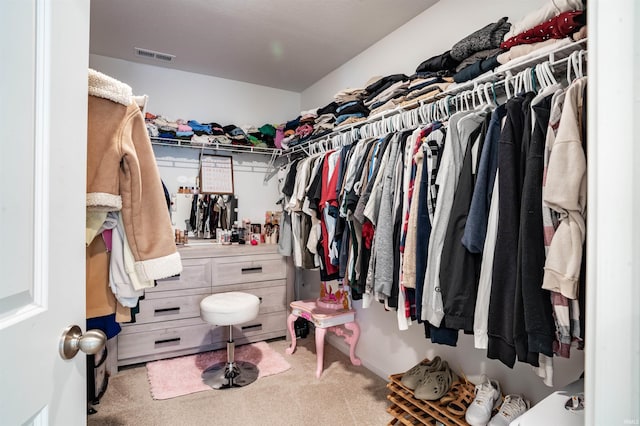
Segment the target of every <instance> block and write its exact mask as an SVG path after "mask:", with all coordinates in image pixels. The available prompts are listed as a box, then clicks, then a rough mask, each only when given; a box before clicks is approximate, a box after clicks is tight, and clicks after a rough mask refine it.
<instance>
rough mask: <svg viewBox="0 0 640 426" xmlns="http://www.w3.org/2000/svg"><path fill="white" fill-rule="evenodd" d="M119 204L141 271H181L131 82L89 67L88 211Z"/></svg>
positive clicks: (144, 274) (150, 274)
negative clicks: (122, 80) (129, 84)
mask: <svg viewBox="0 0 640 426" xmlns="http://www.w3.org/2000/svg"><path fill="white" fill-rule="evenodd" d="M119 210H121V214H122V220H123V222H124V228H125V233H126V236H127V240H128V242H129V245H130V248H131V252H132V253H133V257H134V259H135V269H136V272H137V274H138V277H139V278H140V279H141V280H155V279H160V278H166V277H169V276H172V275H176V274H179V273H180V272H181V271H182V262H181V260H180V255H179V254H178V252H177V250H176V246H175V242H174V236H173V231H172V228H171V219H170V218H169V213H168V211H167V204H166V201H165V197H164V192H163V189H162V182H161V180H160V173H159V171H158V167H157V165H156V161H155V157H154V154H153V150H152V147H151V142H150V140H149V136H148V134H147V130H146V128H145V123H144V117H143V116H142V113H141V111H140V108H139V107H138V105H137V104H136V103H135V102H134V101H133V97H132V91H131V87H129V86H128V85H126V84H124V83H122V82H120V81H117V80H115V79H113V78H111V77H109V76H107V75H104V74H102V73H100V72H97V71H94V70H89V109H88V135H87V212H88V213H91V212H98V211H103V212H104V211H119Z"/></svg>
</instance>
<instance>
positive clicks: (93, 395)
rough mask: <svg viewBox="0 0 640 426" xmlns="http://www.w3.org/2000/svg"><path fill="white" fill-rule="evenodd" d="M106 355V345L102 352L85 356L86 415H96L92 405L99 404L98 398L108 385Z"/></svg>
mask: <svg viewBox="0 0 640 426" xmlns="http://www.w3.org/2000/svg"><path fill="white" fill-rule="evenodd" d="M107 355H108V352H107V346H106V345H105V346H104V349H103V350H102V352H100V353H98V354H95V355H87V414H95V413H97V411H96V410H95V408H93V405H97V404H99V403H100V398H102V396H103V395H104V393H105V392H106V390H107V386H108V385H109V372H108V371H107V363H106V360H107Z"/></svg>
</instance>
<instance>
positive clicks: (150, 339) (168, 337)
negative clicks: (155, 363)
mask: <svg viewBox="0 0 640 426" xmlns="http://www.w3.org/2000/svg"><path fill="white" fill-rule="evenodd" d="M210 331H211V325H209V324H206V323H203V324H199V325H191V326H184V327H169V328H161V329H157V330H151V331H145V332H141V333H129V334H121V335H120V336H118V360H125V359H128V358H135V357H141V356H147V357H151V356H153V355H156V354H162V353H167V352H174V351H179V350H183V349H190V348H197V347H200V346H207V345H210V344H211V333H210Z"/></svg>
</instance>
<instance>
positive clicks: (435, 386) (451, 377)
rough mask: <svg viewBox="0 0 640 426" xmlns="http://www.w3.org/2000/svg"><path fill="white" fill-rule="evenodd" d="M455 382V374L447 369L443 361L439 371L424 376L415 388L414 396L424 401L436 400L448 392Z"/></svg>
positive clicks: (447, 365) (456, 377)
mask: <svg viewBox="0 0 640 426" xmlns="http://www.w3.org/2000/svg"><path fill="white" fill-rule="evenodd" d="M456 380H458V376H457V375H456V373H454V372H453V371H452V370H451V368H449V364H448V363H447V361H443V362H442V368H441V369H440V370H438V371H432V372H430V373H428V374H426V375H425V378H424V380H423V381H421V382H420V384H419V385H418V386H417V387H416V389H415V391H414V396H415V397H416V398H417V399H422V400H426V401H435V400H438V399H440V398H442V397H443V396H444V395H445V394H446V393H447V392H449V389H451V385H453V383H454V382H455V381H456Z"/></svg>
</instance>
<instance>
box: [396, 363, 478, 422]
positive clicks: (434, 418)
mask: <svg viewBox="0 0 640 426" xmlns="http://www.w3.org/2000/svg"><path fill="white" fill-rule="evenodd" d="M401 379H402V374H393V375H391V376H389V383H387V389H388V390H389V394H388V395H387V399H388V400H389V402H390V403H391V404H390V406H389V407H388V408H387V412H388V413H389V414H391V415H392V416H393V419H391V421H390V422H389V423H388V424H389V425H434V426H435V425H439V424H444V425H447V426H448V425H456V426H458V425H459V426H464V425H468V423H467V422H466V421H465V420H464V412H462V415H458V414H454V412H453V411H452V410H451V409H450V406H452V407H453V406H454V405H453V404H454V403H457V404H455V406H458V407H461V408H463V409H466V407H468V406H469V404H470V403H471V402H472V401H473V391H474V386H473V384H471V383H468V382H461V381H457V382H455V383H454V384H453V385H452V386H451V389H450V390H449V392H448V393H447V394H446V395H444V396H443V397H442V398H440V399H439V400H437V401H423V400H421V399H417V398H415V397H414V396H413V391H412V390H411V389H409V388H407V387H405V386H404V385H403V384H402V383H401V382H400V380H401ZM454 411H455V410H454ZM458 412H460V410H458Z"/></svg>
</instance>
